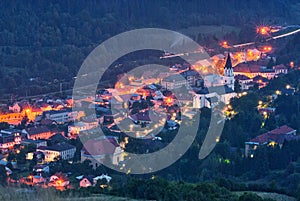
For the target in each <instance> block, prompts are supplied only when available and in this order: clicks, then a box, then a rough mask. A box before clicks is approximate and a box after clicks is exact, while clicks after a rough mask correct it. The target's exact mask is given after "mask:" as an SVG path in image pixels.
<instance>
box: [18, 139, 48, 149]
mask: <svg viewBox="0 0 300 201" xmlns="http://www.w3.org/2000/svg"><path fill="white" fill-rule="evenodd" d="M29 144H34V145H35V146H36V147H41V146H47V141H46V140H31V139H24V140H22V141H21V145H23V146H28V145H29Z"/></svg>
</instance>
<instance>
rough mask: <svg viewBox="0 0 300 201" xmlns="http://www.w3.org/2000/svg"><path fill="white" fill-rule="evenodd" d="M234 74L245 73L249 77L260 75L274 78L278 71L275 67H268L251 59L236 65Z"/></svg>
mask: <svg viewBox="0 0 300 201" xmlns="http://www.w3.org/2000/svg"><path fill="white" fill-rule="evenodd" d="M277 73H278V71H277ZM234 75H245V76H247V77H249V78H254V77H256V76H258V75H259V76H262V77H264V78H267V79H272V78H274V77H275V75H276V72H275V70H274V69H268V68H267V67H266V66H262V65H260V64H259V63H258V62H254V61H250V62H247V63H240V64H238V65H236V66H235V67H234Z"/></svg>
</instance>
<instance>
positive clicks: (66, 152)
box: [37, 143, 76, 162]
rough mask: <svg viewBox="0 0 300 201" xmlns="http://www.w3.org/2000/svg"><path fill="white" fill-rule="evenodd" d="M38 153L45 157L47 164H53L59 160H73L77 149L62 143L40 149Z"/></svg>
mask: <svg viewBox="0 0 300 201" xmlns="http://www.w3.org/2000/svg"><path fill="white" fill-rule="evenodd" d="M37 151H40V152H42V153H43V154H44V155H45V162H52V161H55V160H56V159H58V158H61V159H62V160H70V159H73V157H74V154H75V152H76V147H75V146H73V145H70V144H67V143H60V144H56V145H52V146H46V147H39V148H37Z"/></svg>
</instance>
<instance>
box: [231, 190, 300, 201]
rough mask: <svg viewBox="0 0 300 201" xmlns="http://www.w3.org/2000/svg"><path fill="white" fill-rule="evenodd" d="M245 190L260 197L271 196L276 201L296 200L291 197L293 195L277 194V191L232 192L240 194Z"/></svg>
mask: <svg viewBox="0 0 300 201" xmlns="http://www.w3.org/2000/svg"><path fill="white" fill-rule="evenodd" d="M245 192H249V193H255V194H257V195H258V196H260V197H262V198H271V199H274V200H276V201H296V198H293V197H290V196H287V195H283V194H278V193H267V192H256V191H239V192H234V193H236V194H237V195H239V196H241V195H242V194H243V193H245Z"/></svg>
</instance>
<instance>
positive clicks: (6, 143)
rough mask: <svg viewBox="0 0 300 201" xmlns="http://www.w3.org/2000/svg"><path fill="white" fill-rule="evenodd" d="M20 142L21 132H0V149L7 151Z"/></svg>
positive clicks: (9, 130)
mask: <svg viewBox="0 0 300 201" xmlns="http://www.w3.org/2000/svg"><path fill="white" fill-rule="evenodd" d="M20 142H21V131H20V130H17V129H5V130H1V131H0V149H2V150H7V149H11V148H13V147H14V145H16V144H20Z"/></svg>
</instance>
